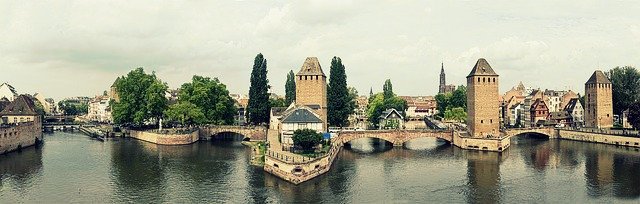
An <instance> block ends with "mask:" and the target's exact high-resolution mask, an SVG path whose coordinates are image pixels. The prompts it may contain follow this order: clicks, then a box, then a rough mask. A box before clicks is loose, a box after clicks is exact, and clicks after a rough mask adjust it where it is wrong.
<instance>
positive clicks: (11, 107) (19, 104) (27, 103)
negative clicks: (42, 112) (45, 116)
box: [0, 95, 40, 124]
mask: <svg viewBox="0 0 640 204" xmlns="http://www.w3.org/2000/svg"><path fill="white" fill-rule="evenodd" d="M35 107H36V106H35V104H34V103H33V100H31V98H29V97H28V96H26V95H19V96H17V97H15V98H14V100H13V102H11V103H9V104H8V105H6V107H4V109H3V110H2V111H1V112H0V117H2V123H3V124H18V123H24V122H31V121H35V122H39V121H40V117H39V115H38V113H37V112H36V108H35Z"/></svg>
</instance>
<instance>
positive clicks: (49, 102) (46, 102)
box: [33, 93, 56, 115]
mask: <svg viewBox="0 0 640 204" xmlns="http://www.w3.org/2000/svg"><path fill="white" fill-rule="evenodd" d="M33 98H35V99H36V100H38V102H40V104H41V105H42V108H43V110H44V113H45V114H47V115H52V114H53V113H55V111H56V104H55V102H54V101H53V99H51V98H45V97H44V95H42V94H41V93H36V94H34V95H33Z"/></svg>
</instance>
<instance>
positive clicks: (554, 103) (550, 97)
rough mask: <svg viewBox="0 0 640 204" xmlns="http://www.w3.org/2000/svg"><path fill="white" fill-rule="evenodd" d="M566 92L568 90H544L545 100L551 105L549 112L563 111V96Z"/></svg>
mask: <svg viewBox="0 0 640 204" xmlns="http://www.w3.org/2000/svg"><path fill="white" fill-rule="evenodd" d="M566 93H567V92H566V91H555V90H549V89H545V90H544V95H545V96H546V101H545V102H546V103H547V105H548V106H549V112H559V111H562V109H563V108H564V106H562V96H564V95H565V94H566Z"/></svg>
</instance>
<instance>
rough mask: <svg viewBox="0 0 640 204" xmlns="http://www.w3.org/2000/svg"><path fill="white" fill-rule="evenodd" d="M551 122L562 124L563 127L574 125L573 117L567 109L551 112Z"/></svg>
mask: <svg viewBox="0 0 640 204" xmlns="http://www.w3.org/2000/svg"><path fill="white" fill-rule="evenodd" d="M548 121H549V122H550V123H551V124H555V125H562V126H563V127H569V126H571V125H573V117H572V116H571V114H569V112H567V111H556V112H551V113H549V120H548Z"/></svg>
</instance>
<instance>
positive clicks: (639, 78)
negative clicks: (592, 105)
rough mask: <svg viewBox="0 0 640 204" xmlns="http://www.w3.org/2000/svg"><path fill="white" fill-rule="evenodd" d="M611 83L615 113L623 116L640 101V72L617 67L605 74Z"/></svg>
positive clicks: (631, 68)
mask: <svg viewBox="0 0 640 204" xmlns="http://www.w3.org/2000/svg"><path fill="white" fill-rule="evenodd" d="M605 74H606V75H607V77H608V78H609V80H610V81H611V88H612V95H613V113H614V114H618V115H622V112H623V111H625V110H627V108H629V106H630V105H631V104H632V103H633V102H635V101H638V100H639V99H640V72H638V70H636V68H635V67H630V66H625V67H616V68H613V69H611V70H609V71H608V72H606V73H605Z"/></svg>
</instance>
